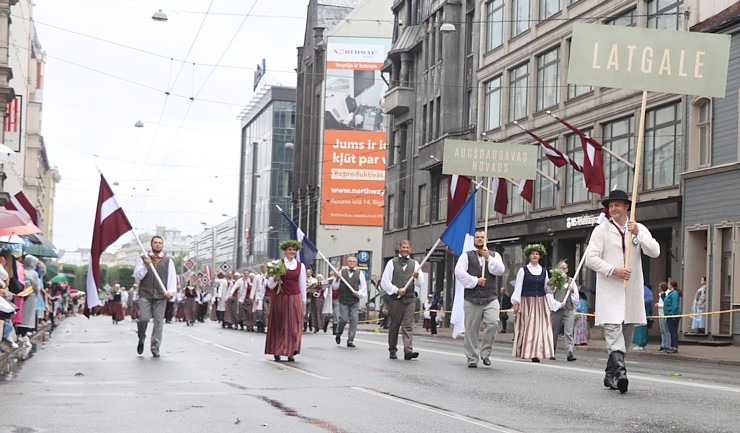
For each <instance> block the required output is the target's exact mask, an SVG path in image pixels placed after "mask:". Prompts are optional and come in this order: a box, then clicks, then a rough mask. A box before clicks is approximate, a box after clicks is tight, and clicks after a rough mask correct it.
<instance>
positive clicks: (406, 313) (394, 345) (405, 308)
mask: <svg viewBox="0 0 740 433" xmlns="http://www.w3.org/2000/svg"><path fill="white" fill-rule="evenodd" d="M390 312H391V324H390V326H389V327H388V351H389V352H391V353H396V351H397V350H398V331H399V329H400V330H401V335H402V336H403V352H404V353H411V352H413V351H414V344H413V337H414V313H415V312H416V305H414V303H413V302H409V303H408V304H404V303H403V301H401V300H398V299H394V300H392V301H391V306H390Z"/></svg>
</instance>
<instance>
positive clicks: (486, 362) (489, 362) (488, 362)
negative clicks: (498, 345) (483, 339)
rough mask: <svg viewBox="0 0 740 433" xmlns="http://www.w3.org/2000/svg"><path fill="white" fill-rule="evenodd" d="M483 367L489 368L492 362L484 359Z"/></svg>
mask: <svg viewBox="0 0 740 433" xmlns="http://www.w3.org/2000/svg"><path fill="white" fill-rule="evenodd" d="M483 365H485V366H486V367H488V366H489V365H491V360H490V359H488V358H483Z"/></svg>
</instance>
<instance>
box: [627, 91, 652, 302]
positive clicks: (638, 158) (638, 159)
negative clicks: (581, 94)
mask: <svg viewBox="0 0 740 433" xmlns="http://www.w3.org/2000/svg"><path fill="white" fill-rule="evenodd" d="M646 109H647V90H643V91H642V107H641V108H640V129H639V131H638V133H637V149H636V150H635V172H634V174H633V177H632V205H631V206H630V218H629V220H630V221H632V220H634V219H635V208H636V207H637V188H638V186H639V182H640V172H641V170H642V148H643V144H644V142H645V111H646ZM631 253H632V239H630V241H629V242H627V245H626V246H625V252H624V266H625V267H626V268H627V269H629V263H630V254H631ZM627 282H628V280H624V287H625V288H627Z"/></svg>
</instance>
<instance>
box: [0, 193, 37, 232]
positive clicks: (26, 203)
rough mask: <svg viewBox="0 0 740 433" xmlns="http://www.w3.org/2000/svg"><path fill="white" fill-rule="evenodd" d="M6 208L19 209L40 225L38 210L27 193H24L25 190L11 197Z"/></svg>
mask: <svg viewBox="0 0 740 433" xmlns="http://www.w3.org/2000/svg"><path fill="white" fill-rule="evenodd" d="M5 209H8V210H17V211H18V212H21V213H24V214H26V215H28V217H29V218H31V221H32V222H33V223H34V224H36V225H39V214H38V212H36V208H35V207H34V206H33V205H32V204H31V201H30V200H29V199H28V197H26V194H23V191H20V192H19V193H18V194H16V195H14V196H13V197H11V198H10V200H9V201H8V202H7V203H5Z"/></svg>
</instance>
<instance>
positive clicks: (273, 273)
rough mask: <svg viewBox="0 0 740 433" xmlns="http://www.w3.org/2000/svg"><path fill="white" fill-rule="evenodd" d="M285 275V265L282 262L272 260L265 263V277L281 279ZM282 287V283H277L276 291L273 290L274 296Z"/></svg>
mask: <svg viewBox="0 0 740 433" xmlns="http://www.w3.org/2000/svg"><path fill="white" fill-rule="evenodd" d="M284 275H285V263H284V262H283V261H282V260H273V261H271V262H268V263H267V276H268V277H272V278H275V277H278V276H279V277H282V276H284ZM282 287H283V282H282V281H278V285H277V289H275V294H278V293H280V290H281V289H282Z"/></svg>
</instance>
